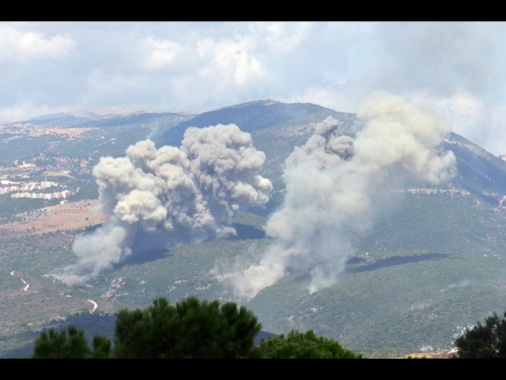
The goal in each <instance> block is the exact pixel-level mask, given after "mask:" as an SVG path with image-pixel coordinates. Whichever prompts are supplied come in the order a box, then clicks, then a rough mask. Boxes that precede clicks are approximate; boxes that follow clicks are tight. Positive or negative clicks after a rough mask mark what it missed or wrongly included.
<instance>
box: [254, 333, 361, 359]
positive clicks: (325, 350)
mask: <svg viewBox="0 0 506 380" xmlns="http://www.w3.org/2000/svg"><path fill="white" fill-rule="evenodd" d="M259 352H260V357H261V358H264V359H361V358H362V355H360V354H355V353H354V352H352V351H350V350H347V349H345V348H343V347H342V346H341V345H340V344H339V342H337V341H335V340H332V339H328V338H325V337H319V336H317V335H316V334H315V333H314V332H313V331H312V330H309V331H307V332H306V333H302V332H299V331H296V330H293V331H291V332H290V333H289V334H288V335H287V336H286V337H285V336H284V335H280V336H278V337H275V338H269V339H267V340H262V341H261V342H260V345H259Z"/></svg>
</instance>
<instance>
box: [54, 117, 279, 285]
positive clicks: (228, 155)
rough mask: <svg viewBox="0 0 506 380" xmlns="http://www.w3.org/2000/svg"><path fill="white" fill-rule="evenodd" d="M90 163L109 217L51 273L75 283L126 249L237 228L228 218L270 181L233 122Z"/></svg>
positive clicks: (259, 199) (256, 201)
mask: <svg viewBox="0 0 506 380" xmlns="http://www.w3.org/2000/svg"><path fill="white" fill-rule="evenodd" d="M125 153H126V156H125V157H119V158H113V157H102V158H101V159H100V161H99V163H98V164H97V166H96V167H95V168H94V169H93V175H94V177H95V180H96V183H97V185H98V189H99V204H100V207H101V208H102V209H103V210H104V211H105V212H107V214H108V215H110V221H109V222H108V223H107V224H105V225H103V226H102V227H100V228H99V229H97V230H96V231H95V232H94V233H92V234H91V235H80V236H77V237H76V239H75V241H74V245H73V251H74V253H75V254H76V255H77V257H78V262H77V264H75V265H73V266H70V267H67V268H65V269H64V271H63V273H61V274H59V275H57V276H56V277H58V278H60V279H61V280H63V281H65V282H67V283H72V284H76V283H82V282H84V281H86V280H88V279H89V278H92V277H94V276H96V275H97V274H98V273H100V272H101V271H103V270H106V269H110V268H112V266H113V265H114V264H116V263H119V262H121V261H122V260H123V259H124V258H125V257H126V256H128V255H130V254H132V251H133V250H134V249H133V248H134V247H140V248H142V250H144V251H146V250H149V249H150V248H151V249H153V248H162V247H163V248H165V247H170V246H174V245H178V244H184V243H197V242H202V241H205V240H208V239H212V238H223V237H227V236H230V235H233V234H235V233H236V231H235V229H234V228H233V227H232V226H231V224H232V222H233V217H234V216H235V215H236V213H237V212H238V211H239V210H240V209H241V208H244V207H248V206H261V205H264V204H265V203H267V201H268V200H269V194H270V192H271V190H272V185H271V182H270V181H269V180H268V179H266V178H263V177H262V176H260V175H258V174H256V173H257V171H258V170H259V169H260V168H261V167H262V166H263V164H264V162H265V154H264V153H263V152H261V151H258V150H256V149H255V147H254V146H253V144H252V139H251V136H250V134H249V133H245V132H242V131H241V130H240V129H239V127H237V126H236V125H234V124H230V125H221V124H220V125H216V126H212V127H208V128H203V129H199V128H188V129H187V130H186V132H185V134H184V138H183V141H182V142H181V146H180V147H179V148H176V147H172V146H163V147H161V148H159V149H157V148H156V147H155V144H154V143H153V141H151V140H144V141H140V142H138V143H136V144H135V145H132V146H130V147H128V149H127V150H126V152H125Z"/></svg>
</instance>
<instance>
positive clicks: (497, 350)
mask: <svg viewBox="0 0 506 380" xmlns="http://www.w3.org/2000/svg"><path fill="white" fill-rule="evenodd" d="M504 317H505V318H506V312H505V313H504ZM455 346H456V347H457V354H456V355H455V356H454V358H457V359H504V358H506V319H504V318H502V319H501V318H499V316H498V315H497V314H496V313H494V314H493V315H492V316H490V317H488V318H486V319H485V324H484V325H483V324H481V322H478V324H477V325H476V326H474V327H473V328H471V329H469V328H467V329H466V331H465V332H464V334H463V335H461V336H460V337H458V338H457V339H456V340H455Z"/></svg>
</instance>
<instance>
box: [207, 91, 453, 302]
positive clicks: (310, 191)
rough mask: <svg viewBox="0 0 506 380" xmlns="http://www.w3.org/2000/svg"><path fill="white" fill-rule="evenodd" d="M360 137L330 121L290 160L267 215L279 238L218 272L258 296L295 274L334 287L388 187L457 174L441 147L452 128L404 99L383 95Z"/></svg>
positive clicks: (366, 111)
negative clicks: (275, 207) (248, 260)
mask: <svg viewBox="0 0 506 380" xmlns="http://www.w3.org/2000/svg"><path fill="white" fill-rule="evenodd" d="M357 116H358V119H359V121H360V123H361V124H362V126H363V127H362V128H361V129H359V130H358V131H357V132H356V135H355V137H354V138H352V137H350V136H343V135H339V134H338V133H337V130H338V129H339V123H338V122H337V121H336V120H334V119H332V118H328V119H326V120H324V121H323V122H322V123H320V124H319V125H318V126H317V130H316V133H315V135H314V136H312V137H311V138H310V139H309V140H308V141H307V143H306V144H305V145H304V146H302V147H296V148H295V149H294V151H293V153H292V154H291V155H290V156H289V157H288V159H287V160H286V165H285V171H284V175H283V180H284V181H285V183H286V196H285V199H284V203H283V206H282V208H281V209H280V210H279V211H277V212H275V213H274V214H273V215H272V216H271V217H270V218H269V220H268V222H267V225H266V233H267V235H268V237H269V238H271V239H272V243H271V245H270V246H269V248H268V249H267V251H266V252H264V253H263V254H262V255H261V257H260V259H259V260H258V262H257V263H255V264H251V265H249V266H247V267H244V266H243V267H242V268H241V265H238V267H237V268H235V269H234V270H231V271H229V272H228V273H226V274H223V272H225V271H224V270H222V269H220V268H215V270H214V273H215V274H216V276H217V277H218V278H219V279H220V280H223V281H226V282H229V283H231V284H232V285H233V287H234V289H235V292H236V294H237V295H238V296H241V297H245V298H251V297H254V296H255V295H256V294H258V292H259V291H261V290H262V289H264V288H266V287H268V286H271V285H273V284H275V283H276V282H277V281H279V280H280V279H282V278H283V277H285V276H287V275H288V274H290V273H303V274H309V275H310V276H311V281H310V285H309V290H310V291H311V292H313V291H316V290H317V289H320V288H322V287H326V286H329V285H332V284H334V283H335V282H336V281H337V278H338V275H339V274H340V273H341V272H342V271H343V269H344V265H345V263H346V261H347V259H348V258H349V257H350V255H352V254H353V253H354V252H353V246H352V240H351V239H350V236H354V235H357V234H362V233H364V232H365V231H367V229H368V228H369V227H370V226H371V223H372V222H373V220H374V216H375V212H376V211H377V209H378V203H381V202H377V200H378V199H381V193H382V189H385V188H387V187H388V186H389V184H390V183H392V182H393V183H402V181H404V180H405V179H406V178H407V177H411V178H416V179H421V180H426V181H429V182H431V183H434V184H438V183H441V182H444V181H446V180H448V179H450V178H451V176H452V175H453V174H454V170H455V169H454V168H455V165H454V164H455V156H454V155H453V153H452V152H447V153H445V154H443V155H438V154H437V152H436V148H437V146H438V144H439V143H440V142H441V139H442V138H443V136H444V135H445V134H446V133H448V132H450V129H449V128H448V127H447V126H446V125H445V124H443V123H442V122H441V121H439V120H438V119H437V118H436V117H435V116H434V115H433V114H430V113H426V112H422V111H421V110H418V109H416V108H414V107H413V106H412V105H411V104H409V103H407V102H406V101H404V100H403V99H402V98H400V97H397V96H393V95H390V94H387V93H377V94H375V95H373V96H372V97H371V98H370V99H368V100H367V101H366V102H365V103H364V104H363V105H362V106H361V108H360V109H359V111H358V113H357Z"/></svg>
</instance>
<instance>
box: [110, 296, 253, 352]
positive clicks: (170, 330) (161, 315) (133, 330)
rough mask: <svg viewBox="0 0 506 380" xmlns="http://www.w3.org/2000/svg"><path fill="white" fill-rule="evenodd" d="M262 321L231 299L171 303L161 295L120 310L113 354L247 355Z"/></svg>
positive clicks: (190, 299)
mask: <svg viewBox="0 0 506 380" xmlns="http://www.w3.org/2000/svg"><path fill="white" fill-rule="evenodd" d="M260 328H261V325H260V323H258V321H257V318H256V316H255V315H254V314H253V313H251V312H250V311H248V310H247V309H246V308H244V307H238V306H237V305H236V304H235V303H233V302H227V303H225V304H223V305H220V302H219V301H217V300H214V301H210V302H209V301H205V300H204V301H200V300H198V299H197V298H196V297H189V298H187V299H185V300H183V301H182V302H179V303H177V304H176V305H175V306H172V305H170V304H169V302H168V301H167V300H166V299H165V298H163V297H161V298H158V299H155V300H154V301H153V305H152V306H150V307H148V308H146V309H135V310H133V311H131V310H127V309H123V310H120V312H119V313H118V318H117V321H116V327H115V332H114V337H115V338H114V357H117V358H179V359H182V358H188V359H190V358H192V359H197V358H207V359H218V358H223V359H236V358H245V357H247V356H248V354H249V353H250V351H251V350H252V349H253V347H254V338H255V335H256V334H257V333H258V332H259V331H260Z"/></svg>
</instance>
